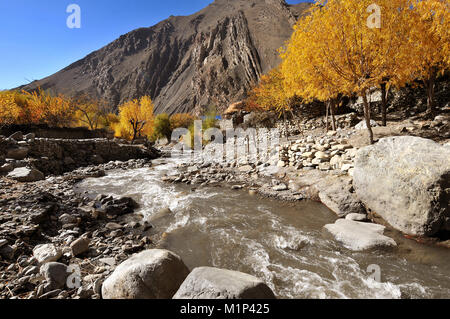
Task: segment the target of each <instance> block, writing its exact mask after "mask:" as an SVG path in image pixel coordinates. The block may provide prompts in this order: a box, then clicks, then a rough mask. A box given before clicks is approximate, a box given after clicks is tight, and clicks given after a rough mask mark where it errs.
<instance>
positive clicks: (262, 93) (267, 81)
mask: <svg viewBox="0 0 450 319" xmlns="http://www.w3.org/2000/svg"><path fill="white" fill-rule="evenodd" d="M289 102H290V96H289V95H288V94H287V92H286V90H285V83H284V76H283V74H282V72H281V70H280V68H275V69H273V70H271V71H270V72H269V73H268V74H266V75H263V76H261V79H260V82H259V85H258V86H256V87H255V88H254V89H253V90H252V91H251V93H250V97H249V99H248V100H247V102H246V104H247V105H248V106H249V107H250V108H253V109H255V108H260V109H262V110H265V111H269V110H273V111H275V112H276V113H278V114H279V115H281V114H283V113H284V112H286V111H289V110H290V103H289Z"/></svg>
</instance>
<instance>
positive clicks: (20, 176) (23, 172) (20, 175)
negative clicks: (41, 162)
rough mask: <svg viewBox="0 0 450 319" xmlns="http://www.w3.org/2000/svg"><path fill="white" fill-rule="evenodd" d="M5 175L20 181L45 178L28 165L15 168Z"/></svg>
mask: <svg viewBox="0 0 450 319" xmlns="http://www.w3.org/2000/svg"><path fill="white" fill-rule="evenodd" d="M7 177H8V178H10V179H13V180H16V181H18V182H22V183H32V182H37V181H40V180H43V179H44V178H45V176H44V174H43V173H42V172H41V171H38V170H37V169H34V168H28V167H19V168H16V169H14V170H13V171H12V172H10V173H9V174H8V176H7Z"/></svg>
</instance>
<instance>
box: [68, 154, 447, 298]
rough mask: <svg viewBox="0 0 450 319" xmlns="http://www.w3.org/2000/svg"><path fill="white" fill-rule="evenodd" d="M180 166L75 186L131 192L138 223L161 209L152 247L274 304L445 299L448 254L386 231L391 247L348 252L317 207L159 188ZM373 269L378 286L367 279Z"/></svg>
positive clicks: (165, 164)
mask: <svg viewBox="0 0 450 319" xmlns="http://www.w3.org/2000/svg"><path fill="white" fill-rule="evenodd" d="M180 161H182V160H181V159H160V160H156V161H154V166H153V167H152V168H142V169H135V170H126V171H125V170H117V171H111V172H108V174H107V176H105V177H103V178H90V179H86V180H84V181H83V182H81V183H80V184H79V185H78V186H77V189H78V190H79V191H85V192H88V193H89V195H90V196H93V197H94V196H95V195H96V194H109V195H115V196H131V197H133V198H134V199H135V200H136V201H137V202H138V203H139V204H140V205H141V208H140V209H139V211H138V212H137V213H140V214H142V215H143V216H145V218H151V216H152V215H154V214H156V213H157V212H159V211H160V210H161V209H163V208H166V207H169V208H170V209H171V210H172V211H173V214H171V215H169V216H168V217H164V218H161V219H159V220H156V221H154V222H153V224H154V226H155V227H154V232H155V234H154V235H155V237H158V236H159V237H158V238H161V240H160V241H158V247H160V248H165V249H169V250H171V251H173V252H175V253H177V254H178V255H179V256H180V257H181V258H182V259H183V261H184V262H185V263H186V265H187V266H188V267H189V268H190V269H192V268H194V267H198V266H214V267H219V268H225V269H231V270H237V271H242V272H245V273H249V274H252V275H254V276H257V277H259V278H261V279H262V280H264V281H265V282H266V283H267V284H268V285H269V286H270V287H271V288H272V290H273V291H274V292H275V294H276V296H277V297H278V298H353V299H358V298H389V299H390V298H450V250H448V249H445V248H440V247H430V246H424V245H420V244H418V243H416V242H414V241H411V240H408V239H405V238H403V237H402V236H401V235H400V234H398V233H396V232H392V231H391V232H388V233H387V235H389V236H391V237H393V238H394V239H395V240H396V241H397V243H398V247H397V248H395V249H390V250H371V251H366V252H352V251H350V250H347V249H345V248H344V247H342V246H341V245H340V244H339V243H338V242H336V241H335V240H334V239H333V238H332V237H331V235H329V234H328V233H327V232H326V231H325V230H324V229H323V226H324V225H326V224H330V223H334V222H335V221H336V219H337V217H336V216H335V214H334V213H333V212H331V211H330V210H329V209H328V208H326V207H325V206H323V205H321V204H320V203H315V202H310V201H304V202H298V203H285V202H281V201H277V200H272V199H266V198H261V197H260V196H252V195H250V194H248V192H247V191H245V190H240V191H233V190H231V189H229V188H224V187H202V188H196V189H195V188H193V187H192V186H187V185H172V184H166V183H164V182H162V181H161V176H162V175H164V174H167V173H169V174H170V173H174V172H176V167H177V164H179V163H180ZM377 270H379V271H380V272H379V273H380V275H381V281H377V280H375V277H374V276H373V275H374V271H377Z"/></svg>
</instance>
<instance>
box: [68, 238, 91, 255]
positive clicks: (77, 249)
mask: <svg viewBox="0 0 450 319" xmlns="http://www.w3.org/2000/svg"><path fill="white" fill-rule="evenodd" d="M90 243H91V241H90V240H89V239H88V238H84V237H82V238H78V239H77V240H75V241H74V242H72V243H71V244H70V248H71V249H72V255H73V256H78V255H81V254H83V253H85V252H87V251H88V250H89V244H90Z"/></svg>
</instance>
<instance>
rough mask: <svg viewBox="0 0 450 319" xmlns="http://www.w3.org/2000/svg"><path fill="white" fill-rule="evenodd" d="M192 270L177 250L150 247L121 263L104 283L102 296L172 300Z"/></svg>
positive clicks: (105, 297) (108, 297)
mask: <svg viewBox="0 0 450 319" xmlns="http://www.w3.org/2000/svg"><path fill="white" fill-rule="evenodd" d="M188 274H189V269H188V268H187V267H186V265H185V264H184V263H183V261H182V260H181V258H180V257H179V256H177V255H175V254H174V253H172V252H170V251H167V250H162V249H151V250H146V251H143V252H141V253H139V254H136V255H134V256H132V257H131V258H129V259H128V260H126V261H125V262H123V263H122V264H120V265H119V266H118V267H117V268H116V270H115V271H114V272H113V274H112V275H111V276H110V277H109V278H108V279H106V281H105V282H104V283H103V286H102V297H103V299H170V298H172V297H173V295H174V294H175V292H176V291H177V290H178V288H179V287H180V285H181V284H182V283H183V280H184V279H185V278H186V277H187V275H188Z"/></svg>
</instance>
